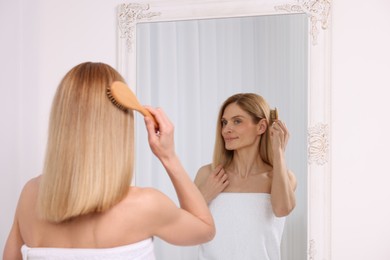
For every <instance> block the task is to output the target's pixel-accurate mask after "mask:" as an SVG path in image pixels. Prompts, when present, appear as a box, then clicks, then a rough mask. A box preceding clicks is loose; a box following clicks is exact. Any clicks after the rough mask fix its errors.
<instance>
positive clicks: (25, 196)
mask: <svg viewBox="0 0 390 260" xmlns="http://www.w3.org/2000/svg"><path fill="white" fill-rule="evenodd" d="M40 178H41V177H40V176H38V177H35V178H32V179H30V180H29V181H28V182H26V184H25V185H24V187H23V189H22V192H21V194H20V197H19V203H18V208H20V207H24V206H26V205H28V206H31V205H33V204H34V203H33V202H34V201H35V200H36V198H37V195H38V189H39V182H40Z"/></svg>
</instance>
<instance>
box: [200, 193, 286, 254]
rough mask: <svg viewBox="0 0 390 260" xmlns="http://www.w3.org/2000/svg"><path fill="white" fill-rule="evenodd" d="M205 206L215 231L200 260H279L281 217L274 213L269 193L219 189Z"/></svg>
mask: <svg viewBox="0 0 390 260" xmlns="http://www.w3.org/2000/svg"><path fill="white" fill-rule="evenodd" d="M209 207H210V211H211V213H212V215H213V217H214V221H215V225H216V231H217V233H216V236H215V238H214V239H213V240H212V241H210V242H208V243H206V244H203V245H201V246H200V248H199V259H200V260H237V259H244V260H256V259H258V260H280V244H281V239H282V234H283V229H284V223H285V218H284V217H283V218H278V217H276V216H275V215H274V213H273V211H272V205H271V195H270V194H267V193H229V192H223V193H221V194H219V195H218V196H217V197H216V198H215V199H214V200H213V201H212V202H211V203H210V205H209Z"/></svg>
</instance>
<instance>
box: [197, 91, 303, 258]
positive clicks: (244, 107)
mask: <svg viewBox="0 0 390 260" xmlns="http://www.w3.org/2000/svg"><path fill="white" fill-rule="evenodd" d="M218 120H219V121H218V123H217V131H216V141H215V147H214V157H213V162H212V164H209V165H205V166H203V167H201V168H200V169H199V171H198V174H197V176H196V178H195V184H196V185H197V186H198V188H199V190H200V191H201V193H202V194H203V196H204V198H205V199H206V201H207V202H208V203H209V207H210V210H211V212H212V214H213V217H214V219H215V223H216V228H217V235H216V237H215V238H214V240H212V241H211V242H209V243H206V244H203V245H202V246H201V247H200V251H199V259H224V260H226V259H261V260H265V259H268V260H279V259H280V244H281V238H282V233H283V228H284V222H285V216H287V215H288V214H289V213H290V212H291V211H292V210H293V209H294V207H295V194H294V191H295V189H296V178H295V176H294V174H293V173H292V172H291V171H290V170H288V169H287V167H286V162H285V148H286V146H287V142H288V139H289V132H288V129H287V127H286V125H285V124H284V122H282V121H280V120H278V118H277V111H276V110H270V108H269V105H268V104H267V102H266V101H265V99H264V98H263V97H261V96H259V95H257V94H254V93H241V94H236V95H233V96H231V97H229V98H228V99H227V100H226V101H225V102H224V103H223V104H222V107H221V108H220V111H219V115H218Z"/></svg>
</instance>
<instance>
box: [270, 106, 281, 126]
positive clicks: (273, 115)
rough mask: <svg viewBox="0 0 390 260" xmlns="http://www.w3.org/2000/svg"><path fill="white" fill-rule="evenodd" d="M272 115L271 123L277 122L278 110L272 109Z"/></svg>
mask: <svg viewBox="0 0 390 260" xmlns="http://www.w3.org/2000/svg"><path fill="white" fill-rule="evenodd" d="M270 115H271V123H273V122H275V121H276V120H278V119H279V115H278V109H277V108H276V107H275V109H272V110H271V114H270Z"/></svg>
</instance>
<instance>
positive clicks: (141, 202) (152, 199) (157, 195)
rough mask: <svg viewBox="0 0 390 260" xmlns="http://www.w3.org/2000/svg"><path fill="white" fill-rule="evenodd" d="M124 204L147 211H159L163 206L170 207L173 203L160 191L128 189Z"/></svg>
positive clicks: (137, 188)
mask: <svg viewBox="0 0 390 260" xmlns="http://www.w3.org/2000/svg"><path fill="white" fill-rule="evenodd" d="M125 202H126V204H127V205H128V204H131V205H132V206H134V204H136V206H137V208H143V209H145V210H147V211H151V210H152V211H153V210H159V209H161V207H163V206H164V205H167V204H169V205H172V204H174V203H173V201H172V200H171V199H170V198H169V197H168V196H167V195H165V194H164V193H162V192H161V191H159V190H157V189H155V188H149V187H148V188H140V187H130V188H129V193H128V195H127V197H126V199H125Z"/></svg>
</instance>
